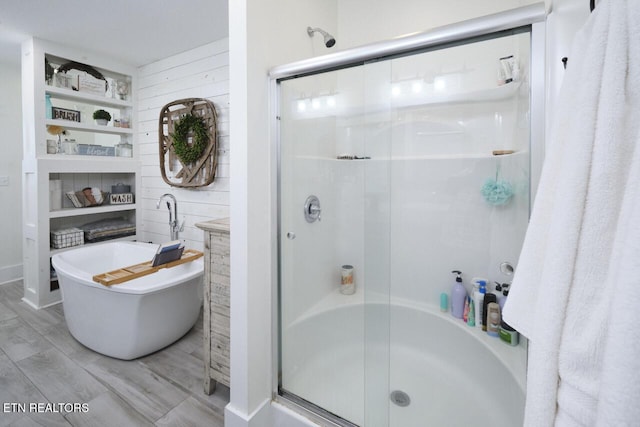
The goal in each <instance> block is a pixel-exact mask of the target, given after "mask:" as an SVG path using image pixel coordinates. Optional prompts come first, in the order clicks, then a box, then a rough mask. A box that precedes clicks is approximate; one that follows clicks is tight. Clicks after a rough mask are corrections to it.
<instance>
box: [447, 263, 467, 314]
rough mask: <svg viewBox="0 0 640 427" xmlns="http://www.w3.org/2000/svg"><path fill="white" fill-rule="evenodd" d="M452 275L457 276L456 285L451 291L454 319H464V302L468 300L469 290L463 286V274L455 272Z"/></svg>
mask: <svg viewBox="0 0 640 427" xmlns="http://www.w3.org/2000/svg"><path fill="white" fill-rule="evenodd" d="M452 273H453V274H455V275H456V283H455V284H454V285H453V288H452V289H451V314H452V315H453V317H456V318H458V319H462V315H463V314H464V302H465V300H466V299H467V290H466V289H465V288H464V286H463V285H462V272H461V271H458V270H453V271H452Z"/></svg>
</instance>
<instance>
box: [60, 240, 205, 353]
mask: <svg viewBox="0 0 640 427" xmlns="http://www.w3.org/2000/svg"><path fill="white" fill-rule="evenodd" d="M156 249H157V245H154V244H149V243H140V242H110V243H103V244H92V245H90V246H85V247H81V248H78V249H73V250H70V251H66V252H63V253H60V254H56V255H54V256H53V259H52V263H53V267H54V268H55V270H56V273H57V274H58V280H59V282H60V290H61V292H62V305H63V307H64V316H65V320H66V322H67V326H68V328H69V331H70V332H71V335H73V336H74V337H75V338H76V339H77V340H78V341H80V342H81V343H82V344H84V345H85V346H87V347H89V348H90V349H92V350H94V351H97V352H98V353H102V354H105V355H107V356H111V357H115V358H118V359H124V360H131V359H136V358H138V357H141V356H144V355H147V354H149V353H153V352H154V351H156V350H159V349H161V348H163V347H166V346H168V345H169V344H171V343H173V342H175V341H176V340H178V339H179V338H180V337H182V336H183V335H184V334H185V333H187V332H188V331H189V329H191V327H193V325H194V324H195V322H196V320H197V319H198V316H199V314H200V307H201V306H202V299H203V297H202V276H203V272H204V268H203V265H204V264H203V261H202V259H198V260H195V261H192V262H188V263H185V264H182V265H179V266H176V267H172V268H163V269H160V270H159V271H158V272H156V273H153V274H150V275H148V276H144V277H140V278H138V279H134V280H131V281H129V282H125V283H122V284H119V285H113V286H110V287H106V286H103V285H101V284H99V283H96V282H94V281H93V276H94V275H96V274H100V273H105V272H107V271H111V270H115V269H118V268H122V267H127V266H130V265H133V264H138V263H141V262H145V261H149V260H151V259H152V258H153V255H154V254H155V252H156Z"/></svg>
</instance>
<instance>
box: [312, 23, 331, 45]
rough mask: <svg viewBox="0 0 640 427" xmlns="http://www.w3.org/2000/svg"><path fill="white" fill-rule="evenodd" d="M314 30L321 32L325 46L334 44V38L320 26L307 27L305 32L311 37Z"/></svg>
mask: <svg viewBox="0 0 640 427" xmlns="http://www.w3.org/2000/svg"><path fill="white" fill-rule="evenodd" d="M315 32H318V33H320V34H322V36H323V37H324V45H325V46H326V47H332V46H333V45H334V44H336V39H335V38H334V37H333V36H332V35H331V34H329V33H327V32H326V31H325V30H323V29H322V28H317V27H316V28H311V27H307V34H309V37H313V33H315Z"/></svg>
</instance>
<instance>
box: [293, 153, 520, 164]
mask: <svg viewBox="0 0 640 427" xmlns="http://www.w3.org/2000/svg"><path fill="white" fill-rule="evenodd" d="M522 155H525V156H528V155H529V152H528V151H525V150H518V151H515V152H513V153H510V154H503V155H499V156H496V155H494V154H492V153H490V152H487V153H477V154H432V155H424V156H393V157H373V158H371V159H353V160H347V159H338V158H337V156H336V157H322V156H296V159H299V160H321V161H330V162H343V163H348V162H352V163H353V162H355V163H365V162H371V161H374V162H380V161H385V162H387V161H411V160H467V159H468V160H480V159H504V158H509V157H513V156H522Z"/></svg>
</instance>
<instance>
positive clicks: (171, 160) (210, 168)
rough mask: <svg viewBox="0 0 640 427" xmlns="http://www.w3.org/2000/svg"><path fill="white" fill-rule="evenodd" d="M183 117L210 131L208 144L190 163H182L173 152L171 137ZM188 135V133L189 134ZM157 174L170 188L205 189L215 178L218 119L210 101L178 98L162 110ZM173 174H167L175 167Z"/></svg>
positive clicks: (159, 124)
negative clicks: (195, 118)
mask: <svg viewBox="0 0 640 427" xmlns="http://www.w3.org/2000/svg"><path fill="white" fill-rule="evenodd" d="M186 114H193V115H195V116H198V117H201V118H202V119H203V120H204V123H205V124H206V126H207V128H208V131H209V143H208V144H207V146H206V147H205V149H204V150H203V152H202V155H201V156H200V157H199V158H198V160H196V161H195V162H193V163H186V164H185V163H183V162H182V161H181V160H180V159H179V158H178V156H177V155H176V153H175V149H174V147H173V138H171V134H173V130H174V126H175V123H176V122H178V121H180V119H181V118H182V117H183V116H184V115H186ZM190 133H191V132H190ZM158 139H159V141H158V142H159V150H158V151H159V153H160V172H161V173H162V179H163V180H164V182H166V183H167V184H169V185H171V186H173V187H186V188H193V187H206V186H207V185H209V184H211V183H212V182H213V180H214V179H215V177H216V168H217V166H218V118H217V115H216V108H215V106H214V105H213V102H211V101H209V100H208V99H204V98H186V99H178V100H177V101H173V102H170V103H168V104H167V105H165V106H164V107H162V109H161V110H160V119H159V123H158ZM178 167H179V168H180V169H179V170H178V171H177V172H176V173H175V174H172V175H171V176H168V175H167V169H168V170H169V172H173V171H174V170H175V169H176V168H178Z"/></svg>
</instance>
